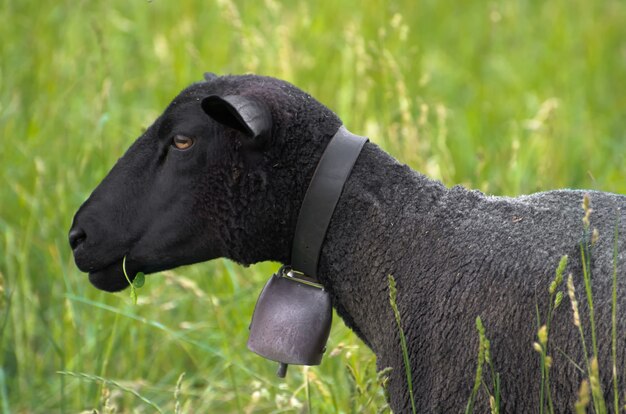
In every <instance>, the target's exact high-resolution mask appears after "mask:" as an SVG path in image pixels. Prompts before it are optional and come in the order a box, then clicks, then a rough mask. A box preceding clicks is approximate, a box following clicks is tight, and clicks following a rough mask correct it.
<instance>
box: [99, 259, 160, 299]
mask: <svg viewBox="0 0 626 414" xmlns="http://www.w3.org/2000/svg"><path fill="white" fill-rule="evenodd" d="M123 263H124V259H123V258H122V259H119V260H116V261H115V262H113V263H111V264H110V265H108V266H106V267H103V268H102V269H99V270H92V271H90V272H89V282H91V284H92V285H94V286H95V287H96V288H98V289H100V290H104V291H106V292H119V291H120V290H124V289H126V288H127V287H128V286H130V285H129V283H128V280H130V281H131V282H132V281H133V280H135V276H136V275H137V273H139V272H142V273H145V274H146V275H147V274H150V273H156V272H160V271H163V270H167V269H170V268H171V267H172V266H167V265H162V266H156V265H152V266H148V265H142V264H140V263H137V262H135V261H133V260H132V259H129V258H127V259H126V274H127V275H128V279H126V276H125V275H124V268H123Z"/></svg>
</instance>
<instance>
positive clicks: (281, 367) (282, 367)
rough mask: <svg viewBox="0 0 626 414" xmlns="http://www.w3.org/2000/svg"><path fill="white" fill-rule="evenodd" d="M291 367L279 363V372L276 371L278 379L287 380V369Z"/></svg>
mask: <svg viewBox="0 0 626 414" xmlns="http://www.w3.org/2000/svg"><path fill="white" fill-rule="evenodd" d="M288 366H289V365H288V364H285V363H284V362H279V363H278V371H276V376H277V377H278V378H285V376H286V375H287V367H288Z"/></svg>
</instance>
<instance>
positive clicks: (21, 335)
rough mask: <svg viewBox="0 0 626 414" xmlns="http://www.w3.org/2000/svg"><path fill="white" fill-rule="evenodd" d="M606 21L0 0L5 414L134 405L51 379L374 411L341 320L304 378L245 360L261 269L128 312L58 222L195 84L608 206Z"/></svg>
mask: <svg viewBox="0 0 626 414" xmlns="http://www.w3.org/2000/svg"><path fill="white" fill-rule="evenodd" d="M624 21H626V4H625V3H624V2H622V1H619V0H606V1H602V2H586V1H582V0H573V1H565V0H555V1H552V2H549V3H541V2H524V1H511V2H493V1H490V2H468V3H463V4H461V3H458V4H456V3H455V4H453V3H450V4H448V3H446V2H436V1H431V0H420V1H418V2H414V1H412V2H409V1H396V2H383V1H382V0H376V1H372V2H367V3H363V2H357V1H356V0H347V1H343V2H336V1H332V2H331V1H329V0H320V1H316V2H304V1H297V2H291V3H286V2H285V3H283V2H278V1H273V0H265V1H261V2H245V3H244V2H243V1H230V0H219V1H216V2H200V1H197V0H195V1H180V2H167V1H164V0H153V1H141V0H137V1H133V2H128V1H121V0H112V1H109V2H88V1H80V0H79V1H69V0H60V1H56V2H37V1H34V0H0V39H2V41H1V42H0V137H2V138H1V139H2V145H0V165H2V168H0V185H1V186H0V398H1V399H2V401H1V402H0V410H2V414H5V413H9V412H27V413H38V412H41V413H47V412H61V413H74V412H80V411H81V410H87V409H92V408H97V409H99V410H100V411H101V412H104V411H105V408H106V407H105V400H106V401H109V403H108V404H109V407H112V406H115V407H118V412H137V413H141V412H152V411H153V410H151V409H150V407H149V406H145V404H141V403H139V402H138V401H137V399H136V398H135V397H134V396H133V395H131V394H129V393H126V392H120V391H119V389H115V388H111V387H110V386H109V385H106V384H105V385H103V383H102V382H99V381H92V380H83V379H79V378H74V377H70V376H68V375H60V374H58V373H57V372H60V371H63V372H71V373H74V374H75V375H78V376H82V375H87V376H91V377H94V378H95V377H100V378H104V379H106V380H107V381H115V382H116V383H119V384H122V385H123V386H124V387H126V388H128V389H132V390H135V391H136V392H137V393H139V394H140V395H142V396H144V397H145V398H147V399H148V400H149V401H151V402H153V403H154V404H155V405H157V406H158V407H160V409H162V410H163V411H164V412H173V411H175V409H176V404H179V409H180V410H181V411H182V412H242V413H247V412H299V411H300V410H303V409H304V408H303V407H310V410H311V411H313V412H336V413H344V412H345V413H348V412H357V411H358V410H359V409H361V408H362V407H368V408H367V409H368V410H370V411H378V410H383V411H384V410H386V408H385V403H384V398H383V391H382V389H381V388H380V387H378V385H377V381H378V380H379V379H380V378H377V376H376V374H375V369H374V363H373V357H372V354H371V353H370V352H369V351H368V350H367V349H366V348H365V347H364V345H363V344H362V343H360V342H359V341H358V340H357V339H355V337H354V336H353V335H352V334H351V333H350V332H349V330H348V329H347V328H345V327H344V326H343V324H342V323H341V322H336V323H335V324H334V327H333V331H332V333H331V340H330V343H329V355H328V356H327V357H325V358H324V362H323V364H322V366H320V367H319V368H313V369H310V370H307V369H300V370H298V369H293V370H290V373H289V376H288V378H287V380H286V381H280V380H278V379H277V378H275V377H274V372H273V371H274V368H275V367H274V365H273V364H271V363H268V362H266V361H264V360H262V359H260V358H258V357H256V356H255V355H252V354H251V353H249V352H248V351H247V350H246V349H245V343H246V338H247V325H248V322H249V315H251V314H252V308H253V306H254V302H255V300H256V297H257V294H258V292H259V290H260V288H261V286H262V285H263V283H264V281H265V279H266V278H267V277H268V276H269V275H270V274H272V273H273V271H275V269H276V267H277V266H276V265H275V264H269V263H263V264H259V265H256V266H253V267H251V268H249V269H243V268H240V267H239V266H237V265H235V264H233V263H230V262H227V261H214V262H212V263H207V264H202V265H197V266H193V267H188V268H184V269H178V270H176V271H172V272H166V273H165V274H163V275H161V276H156V277H154V278H152V277H151V276H148V277H149V278H150V279H151V280H150V283H147V284H146V286H144V287H143V288H142V294H141V296H140V297H139V298H138V303H137V305H136V306H134V305H132V303H131V302H130V301H129V300H128V296H127V295H128V293H126V292H125V293H122V294H118V295H111V294H106V293H102V292H98V291H96V290H95V289H94V288H93V287H91V286H90V285H89V283H88V282H87V280H86V277H85V275H83V274H81V273H80V272H79V271H78V270H77V269H76V268H75V266H74V265H73V261H72V258H71V254H70V251H69V247H68V244H67V241H66V239H67V237H66V236H67V231H68V229H69V226H70V221H71V217H72V215H73V213H74V211H75V210H76V209H77V208H78V206H79V205H80V203H81V202H82V201H83V200H85V199H86V197H87V196H88V195H89V193H90V191H91V190H92V189H93V188H94V187H95V185H96V184H97V183H98V182H99V181H100V180H101V179H102V177H103V175H104V174H105V173H106V172H107V171H108V169H109V168H110V167H111V165H112V164H113V163H114V162H115V160H116V159H117V158H118V157H119V156H120V155H121V154H122V153H123V151H124V150H125V149H126V148H127V147H128V146H129V145H130V143H131V142H132V141H133V140H134V139H135V138H136V137H137V136H138V135H139V134H140V132H141V130H142V128H145V127H146V126H148V125H149V124H150V123H151V122H152V121H153V120H154V119H155V118H156V116H158V114H159V113H160V111H161V110H162V109H163V108H164V106H165V105H166V104H167V103H168V101H169V100H170V99H171V98H172V97H173V96H174V95H175V94H176V93H177V92H178V91H179V90H180V89H182V88H183V87H184V86H186V85H187V84H189V83H191V82H193V81H196V80H200V79H201V78H202V73H203V72H204V71H206V70H210V71H214V72H217V73H220V74H223V73H242V72H249V71H253V72H257V73H262V74H269V75H273V76H277V77H281V78H285V79H287V80H289V81H291V82H293V83H295V84H296V85H298V86H300V87H302V88H303V89H306V90H307V91H309V92H310V93H311V94H313V95H314V96H315V97H317V98H318V99H320V100H321V101H322V102H324V103H326V104H327V105H329V106H330V107H331V108H332V109H334V110H335V111H336V112H337V113H338V114H340V116H341V117H342V119H343V120H344V122H345V124H346V125H347V126H348V127H349V129H351V130H352V131H354V132H355V133H360V134H365V135H368V136H369V137H370V138H371V140H372V141H374V142H376V143H378V144H379V145H381V146H383V147H384V148H385V149H387V150H388V151H389V152H391V153H392V154H393V155H395V156H396V157H397V158H399V159H400V160H401V161H403V162H405V163H407V164H409V165H411V166H412V167H414V168H416V169H418V170H420V171H422V172H424V173H426V174H428V175H430V176H432V177H435V178H438V179H441V180H443V181H444V183H445V184H446V185H454V184H464V185H466V186H469V187H473V188H478V189H481V190H483V191H487V192H490V193H496V194H509V195H514V194H520V193H529V192H534V191H539V190H544V189H550V188H558V187H576V188H589V189H602V190H605V191H613V192H620V193H626V183H625V182H624V180H623V177H624V174H625V170H624V165H626V160H625V154H626V132H625V131H626V120H625V119H624V117H623V114H624V113H626V95H625V94H623V93H622V90H621V89H620V87H619V85H621V84H622V82H623V80H624V79H626V40H625V39H626V27H625V26H624V24H623V22H624ZM581 166H582V168H581ZM337 320H338V319H337ZM183 372H185V377H184V379H183V380H182V382H181V383H180V384H179V385H178V386H177V382H178V378H179V377H180V375H181V374H182V373H183ZM380 380H381V381H383V379H380ZM590 387H591V388H593V385H592V384H590ZM176 389H178V390H179V392H178V394H177V398H175V397H174V394H175V390H176ZM106 390H108V392H109V394H107V395H108V397H107V398H108V400H107V399H105V398H103V395H104V394H106V393H104V391H106ZM589 392H592V391H589ZM581 395H583V394H581ZM372 396H373V400H372Z"/></svg>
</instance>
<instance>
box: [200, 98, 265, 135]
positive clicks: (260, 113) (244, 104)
mask: <svg viewBox="0 0 626 414" xmlns="http://www.w3.org/2000/svg"><path fill="white" fill-rule="evenodd" d="M202 109H204V112H205V113H206V114H207V115H208V116H210V117H211V118H213V119H214V120H216V121H217V122H219V123H220V124H224V125H227V126H229V127H231V128H234V129H236V130H238V131H241V132H243V133H244V134H247V135H249V136H250V137H251V138H253V139H258V138H262V137H265V136H267V135H269V133H270V132H271V129H272V114H271V113H270V111H269V108H268V107H267V106H266V105H265V104H263V103H262V102H259V101H257V100H256V99H254V98H251V97H247V96H241V95H227V96H217V95H211V96H209V97H207V98H204V100H203V101H202Z"/></svg>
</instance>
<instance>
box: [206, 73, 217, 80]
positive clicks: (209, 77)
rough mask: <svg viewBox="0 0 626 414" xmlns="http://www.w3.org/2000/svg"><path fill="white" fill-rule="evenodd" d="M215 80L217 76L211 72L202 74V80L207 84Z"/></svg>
mask: <svg viewBox="0 0 626 414" xmlns="http://www.w3.org/2000/svg"><path fill="white" fill-rule="evenodd" d="M214 79H217V75H216V74H215V73H213V72H204V80H205V81H207V82H211V81H212V80H214Z"/></svg>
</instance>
